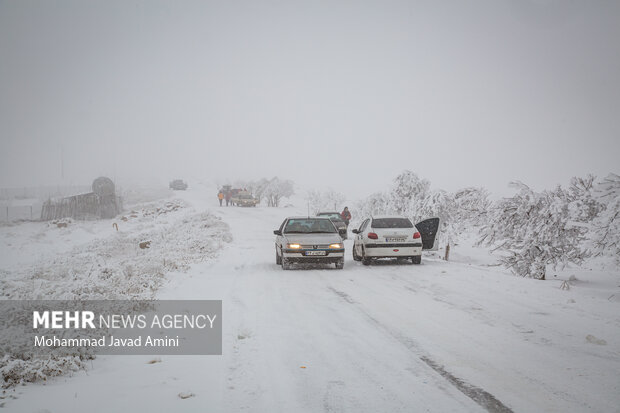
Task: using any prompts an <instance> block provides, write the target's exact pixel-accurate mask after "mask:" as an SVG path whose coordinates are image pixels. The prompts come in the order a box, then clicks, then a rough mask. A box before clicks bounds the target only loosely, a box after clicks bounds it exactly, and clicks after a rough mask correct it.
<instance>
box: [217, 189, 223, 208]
mask: <svg viewBox="0 0 620 413" xmlns="http://www.w3.org/2000/svg"><path fill="white" fill-rule="evenodd" d="M217 199H219V201H220V206H222V201H223V200H224V193H223V192H222V191H220V192H218V193H217Z"/></svg>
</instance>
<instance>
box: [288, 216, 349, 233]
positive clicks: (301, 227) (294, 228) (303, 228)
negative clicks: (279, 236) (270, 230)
mask: <svg viewBox="0 0 620 413" xmlns="http://www.w3.org/2000/svg"><path fill="white" fill-rule="evenodd" d="M332 232H338V231H336V227H334V224H332V222H331V221H330V220H329V219H313V218H293V219H289V220H288V222H287V223H286V227H285V228H284V233H285V234H295V233H297V234H311V233H332Z"/></svg>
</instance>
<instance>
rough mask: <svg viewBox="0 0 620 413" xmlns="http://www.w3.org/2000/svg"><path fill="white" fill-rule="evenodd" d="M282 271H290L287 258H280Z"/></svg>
mask: <svg viewBox="0 0 620 413" xmlns="http://www.w3.org/2000/svg"><path fill="white" fill-rule="evenodd" d="M282 269H283V270H290V269H291V263H290V262H289V261H288V259H287V258H284V257H282Z"/></svg>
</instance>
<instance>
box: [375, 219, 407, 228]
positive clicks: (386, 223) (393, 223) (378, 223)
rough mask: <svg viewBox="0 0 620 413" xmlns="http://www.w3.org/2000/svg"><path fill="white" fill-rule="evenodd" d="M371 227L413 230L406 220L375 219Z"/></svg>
mask: <svg viewBox="0 0 620 413" xmlns="http://www.w3.org/2000/svg"><path fill="white" fill-rule="evenodd" d="M371 226H372V227H373V228H413V224H412V223H411V221H409V219H407V218H375V219H373V220H372V225H371Z"/></svg>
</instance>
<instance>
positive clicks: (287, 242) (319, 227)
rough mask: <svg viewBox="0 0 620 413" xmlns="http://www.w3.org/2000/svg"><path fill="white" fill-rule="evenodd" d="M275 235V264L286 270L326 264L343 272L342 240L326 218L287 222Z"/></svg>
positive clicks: (302, 218)
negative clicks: (300, 266)
mask: <svg viewBox="0 0 620 413" xmlns="http://www.w3.org/2000/svg"><path fill="white" fill-rule="evenodd" d="M345 231H346V229H345ZM273 233H274V234H275V235H276V264H279V265H282V269H283V270H288V269H291V266H292V264H293V263H299V264H306V263H307V264H314V263H327V264H336V268H338V269H342V268H344V244H343V242H342V236H341V233H339V231H338V230H337V229H336V227H335V226H334V223H333V222H332V221H331V220H330V219H329V218H327V217H290V218H286V219H285V220H284V222H282V225H280V228H279V229H277V230H275V231H273Z"/></svg>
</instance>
